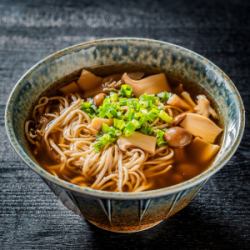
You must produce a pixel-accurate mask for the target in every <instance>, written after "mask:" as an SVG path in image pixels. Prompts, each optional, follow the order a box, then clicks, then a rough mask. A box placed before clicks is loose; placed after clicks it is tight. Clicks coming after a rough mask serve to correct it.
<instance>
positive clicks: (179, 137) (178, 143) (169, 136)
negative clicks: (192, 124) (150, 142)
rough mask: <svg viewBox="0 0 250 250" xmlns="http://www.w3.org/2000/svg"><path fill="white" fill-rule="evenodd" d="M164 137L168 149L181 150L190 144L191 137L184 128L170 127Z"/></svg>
mask: <svg viewBox="0 0 250 250" xmlns="http://www.w3.org/2000/svg"><path fill="white" fill-rule="evenodd" d="M164 137H165V139H166V141H167V142H168V145H169V146H170V147H174V148H182V147H185V146H187V145H188V144H190V143H191V141H192V138H193V136H192V135H191V134H190V133H189V132H188V131H187V130H186V129H184V128H181V127H172V128H169V129H168V130H167V131H166V132H165V134H164Z"/></svg>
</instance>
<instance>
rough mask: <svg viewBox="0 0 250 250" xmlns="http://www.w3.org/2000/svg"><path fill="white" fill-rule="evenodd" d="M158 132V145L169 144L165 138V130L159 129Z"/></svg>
mask: <svg viewBox="0 0 250 250" xmlns="http://www.w3.org/2000/svg"><path fill="white" fill-rule="evenodd" d="M155 134H156V143H157V146H158V147H161V146H164V145H166V144H167V142H166V140H165V138H164V134H165V132H164V131H163V130H160V129H157V130H156V131H155Z"/></svg>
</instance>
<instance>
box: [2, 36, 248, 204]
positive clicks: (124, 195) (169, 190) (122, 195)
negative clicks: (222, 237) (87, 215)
mask: <svg viewBox="0 0 250 250" xmlns="http://www.w3.org/2000/svg"><path fill="white" fill-rule="evenodd" d="M117 41H118V42H119V41H120V42H129V41H132V42H139V43H146V42H147V43H151V44H152V46H153V45H154V44H158V45H164V46H167V47H169V48H176V49H178V50H180V51H182V52H184V53H188V54H189V55H192V56H195V60H198V61H201V60H206V64H208V65H209V66H211V67H212V68H213V71H217V73H219V74H220V75H222V76H223V77H224V79H225V81H226V83H227V85H228V86H229V87H230V88H231V89H232V90H233V91H234V93H235V97H236V102H238V104H239V107H240V110H239V116H240V121H239V123H240V126H239V131H237V135H236V138H235V141H234V143H233V144H232V146H231V148H230V150H227V151H226V152H225V153H224V155H223V156H222V160H221V161H222V162H221V163H220V164H217V165H214V166H213V168H208V169H207V170H205V171H203V172H202V173H200V174H199V175H196V176H194V177H193V178H191V179H189V180H186V181H184V182H181V183H179V184H176V185H172V186H169V187H165V188H160V189H154V190H148V191H143V192H135V193H129V192H110V191H103V190H96V189H92V188H89V187H80V186H77V185H75V184H71V183H69V182H67V181H64V180H62V179H59V178H57V177H55V176H53V175H51V174H50V173H49V172H47V171H46V170H45V169H43V168H42V167H41V166H40V165H39V164H37V163H36V162H35V161H33V160H32V159H31V158H30V157H29V155H28V154H26V153H25V152H24V150H23V149H22V147H21V145H20V144H19V142H18V140H17V138H16V136H15V133H14V128H13V124H12V119H11V117H12V116H9V115H8V114H9V112H10V111H11V110H12V105H11V103H12V102H11V100H12V99H13V98H14V94H15V93H16V91H18V90H17V87H18V86H19V84H21V83H22V81H23V80H24V79H25V77H26V76H27V75H29V74H30V73H31V72H33V71H34V70H35V69H36V68H37V67H38V66H39V65H41V64H43V63H46V62H48V61H50V60H54V59H56V58H58V57H61V55H65V53H70V52H73V51H75V50H77V49H78V48H81V49H86V48H88V47H90V46H95V45H96V44H102V43H107V42H109V43H111V44H112V42H117ZM244 127H245V109H244V105H243V101H242V99H241V96H240V94H239V92H238V90H237V88H236V86H235V85H234V83H233V82H232V80H231V79H230V78H229V77H228V76H227V75H226V74H225V73H224V72H223V71H222V70H221V69H220V68H219V67H218V66H216V65H215V64H214V63H212V62H211V61H210V60H208V59H207V58H205V57H203V56H201V55H200V54H198V53H196V52H194V51H192V50H189V49H186V48H184V47H182V46H179V45H175V44H173V43H169V42H165V41H160V40H155V39H148V38H136V37H116V38H103V39H96V40H91V41H87V42H82V43H78V44H75V45H72V46H69V47H66V48H64V49H61V50H58V51H56V52H54V53H52V54H50V55H48V56H46V57H44V58H43V59H41V60H40V61H38V62H37V63H36V64H35V65H33V66H32V67H31V68H29V69H28V70H27V71H26V72H25V73H24V74H23V75H22V76H21V77H20V79H19V80H18V81H17V83H16V84H15V86H14V87H13V89H12V91H11V93H10V95H9V98H8V100H7V104H6V109H5V128H6V132H7V136H8V139H9V141H10V143H11V145H12V147H13V148H14V150H15V151H16V153H17V154H18V155H19V156H20V157H21V159H22V160H23V161H24V162H25V163H26V165H28V166H29V167H30V168H31V169H32V170H33V171H35V172H36V173H37V174H38V175H39V176H40V177H42V178H45V179H46V180H49V181H51V182H52V183H55V184H57V185H59V186H60V187H62V188H65V189H68V190H71V191H74V192H76V193H78V194H80V195H85V196H91V197H96V198H104V199H117V200H134V199H149V198H155V197H161V196H166V195H169V194H173V193H177V192H180V191H183V190H186V189H189V188H191V187H193V186H196V185H198V184H200V183H202V182H205V181H206V180H208V179H209V178H210V177H211V176H212V175H214V174H215V173H216V172H218V171H219V170H220V169H221V168H222V167H223V166H224V165H225V164H226V163H227V162H228V161H229V160H230V158H231V157H232V156H233V154H234V153H235V151H236V150H237V148H238V146H239V144H240V142H241V139H242V137H243V134H244Z"/></svg>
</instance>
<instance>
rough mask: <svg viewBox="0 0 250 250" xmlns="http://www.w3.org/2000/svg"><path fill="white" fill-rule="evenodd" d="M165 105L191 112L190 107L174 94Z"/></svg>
mask: <svg viewBox="0 0 250 250" xmlns="http://www.w3.org/2000/svg"><path fill="white" fill-rule="evenodd" d="M167 104H169V105H172V106H176V107H178V108H180V109H184V110H192V107H191V106H190V105H189V104H188V103H187V102H186V101H184V100H183V99H182V98H180V97H179V96H178V95H176V94H173V95H171V96H170V98H169V99H168V101H167Z"/></svg>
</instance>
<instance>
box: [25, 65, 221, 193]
mask: <svg viewBox="0 0 250 250" xmlns="http://www.w3.org/2000/svg"><path fill="white" fill-rule="evenodd" d="M84 70H85V72H90V73H89V74H90V75H86V76H85V78H84V77H82V76H83V73H82V72H83V71H84ZM84 70H83V71H82V72H81V71H77V72H74V73H72V74H71V75H69V76H66V77H64V78H63V79H61V80H60V81H58V82H57V83H55V84H54V85H53V86H52V88H50V89H48V90H47V91H46V93H43V94H42V96H41V97H40V98H39V101H38V102H37V103H36V104H35V105H34V107H35V108H34V109H33V110H32V114H31V117H30V119H29V120H28V121H27V124H26V131H25V132H26V135H27V139H28V140H29V142H30V148H31V151H32V152H33V153H34V155H35V158H36V160H37V161H38V163H39V164H40V165H41V166H42V167H43V168H45V169H46V170H47V171H48V172H50V173H51V174H53V175H56V176H57V177H58V178H62V179H64V180H66V181H69V182H72V183H74V184H77V185H80V186H89V187H92V188H95V189H102V190H107V191H120V192H121V191H123V192H139V191H144V190H151V189H158V188H163V187H167V186H171V185H175V184H178V183H180V182H183V181H185V180H188V179H190V178H192V177H194V176H196V175H198V174H200V173H201V172H203V171H204V170H206V169H207V168H208V167H209V166H210V165H211V163H212V161H213V160H214V158H215V156H216V154H217V152H218V150H219V144H220V138H221V132H222V129H220V127H222V121H221V120H220V119H219V117H218V115H219V114H218V111H217V109H216V106H215V104H214V102H213V101H212V99H211V98H210V97H209V96H208V94H207V93H206V92H205V90H204V89H202V88H201V87H199V86H198V85H197V84H195V83H190V82H189V83H187V82H184V83H183V82H182V81H181V79H178V78H177V77H173V76H170V75H167V76H166V77H167V82H166V84H167V85H169V86H170V88H171V93H172V94H171V95H169V96H170V97H168V98H169V99H168V100H165V101H162V100H163V99H161V98H163V97H160V95H159V96H158V93H155V94H154V95H151V93H149V94H148V95H145V97H144V99H145V100H147V98H148V100H149V99H150V98H151V97H150V96H153V97H154V100H153V101H155V100H156V103H158V104H157V105H158V106H157V107H158V108H159V107H160V108H159V109H161V107H162V109H163V110H161V111H159V112H161V114H164V115H163V116H161V115H160V113H159V112H158V111H155V112H156V113H157V112H158V113H157V114H158V116H157V117H156V118H155V120H154V121H152V122H151V123H150V122H149V120H146V122H145V123H147V124H149V125H150V126H149V127H150V129H151V128H153V132H150V133H145V128H144V125H145V124H144V123H143V122H141V124H139V125H137V127H136V128H135V129H134V131H133V132H132V134H129V136H128V135H126V136H125V134H126V131H127V130H126V126H128V127H129V125H128V123H129V122H131V124H132V122H133V121H134V120H136V121H137V122H138V121H140V120H139V119H142V117H143V114H141V110H146V111H145V112H144V113H147V112H148V113H150V112H152V110H153V108H155V107H156V106H155V107H154V106H153V108H152V107H151V108H148V107H145V105H149V104H148V103H146V104H145V102H146V101H145V100H142V99H143V98H142V97H141V96H143V94H141V95H139V94H137V95H138V96H136V95H135V93H136V91H137V89H134V87H131V86H135V85H133V82H135V81H137V82H138V83H139V82H141V84H147V83H143V81H142V80H143V79H145V78H147V77H148V78H147V79H153V78H152V76H159V79H164V77H163V76H162V74H161V72H162V71H160V70H159V69H157V68H149V67H145V66H138V65H125V66H124V65H123V66H116V67H114V66H113V65H111V66H102V67H95V68H91V69H84ZM91 72H92V73H94V76H92V75H91V74H92V73H91ZM124 72H128V75H127V76H128V78H127V81H128V82H126V80H124V79H125V78H124V77H125V76H124ZM134 72H137V75H136V74H134V75H133V74H131V73H134ZM138 72H143V73H144V74H143V76H140V74H138ZM80 74H81V76H80ZM86 74H88V73H86ZM113 74H121V76H120V78H121V77H122V80H114V81H113V82H112V81H110V82H109V83H108V84H107V83H105V82H103V81H104V80H103V79H104V78H105V77H107V76H109V75H113ZM96 76H97V77H96ZM81 77H82V79H85V80H84V81H85V82H87V81H88V80H89V79H92V80H91V81H96V82H98V81H100V82H101V83H100V84H99V85H98V84H97V85H98V86H97V87H96V88H99V90H98V91H97V92H96V93H95V95H94V96H96V95H97V94H98V93H100V92H103V93H104V92H105V91H106V90H105V88H106V89H111V90H110V91H108V90H107V91H106V92H105V97H104V100H105V99H108V98H110V100H111V99H112V98H114V97H112V96H116V98H118V100H116V101H113V103H112V102H111V103H110V107H112V105H113V106H115V105H116V106H117V105H118V102H119V101H121V100H122V99H126V98H127V100H125V101H127V104H126V105H127V106H126V105H124V106H122V105H120V104H119V105H120V106H119V105H118V106H119V108H120V109H121V110H123V109H124V110H125V111H124V113H122V116H124V117H125V116H126V115H127V113H128V112H129V111H131V110H132V111H133V112H134V113H135V114H134V117H136V115H137V116H140V115H141V116H142V117H140V118H136V119H135V118H134V117H133V119H132V120H128V118H123V117H122V118H121V117H118V115H117V116H115V115H114V116H112V115H111V118H110V117H108V116H106V115H107V114H105V112H104V113H103V114H102V113H101V111H100V110H101V109H102V107H103V106H105V103H104V101H103V102H102V104H101V105H100V106H98V105H97V104H96V103H95V99H94V98H93V96H92V97H91V94H90V96H86V93H91V91H92V89H88V90H82V89H81V85H80V83H79V82H80V79H81ZM95 77H96V78H95ZM116 77H118V78H119V76H116ZM132 77H134V78H132ZM136 77H137V78H138V79H136ZM150 77H151V78H150ZM160 77H163V78H160ZM120 78H119V79H120ZM86 79H87V80H86ZM72 81H78V82H77V83H76V84H74V85H73V84H71V85H70V83H72ZM129 81H131V85H129V84H128V83H129ZM148 81H149V82H150V81H151V80H148ZM152 81H153V80H152ZM159 81H160V80H159ZM159 81H158V82H156V84H158V83H159ZM163 81H165V80H163ZM85 82H84V84H85ZM118 83H119V84H118ZM180 83H181V84H180ZM94 84H96V83H94ZM105 84H106V85H105ZM112 84H113V85H112ZM153 84H155V83H152V86H151V87H150V88H151V90H147V91H149V92H150V91H153V90H152V89H154V87H155V86H153ZM164 84H165V82H164ZM118 85H119V86H118ZM123 85H124V86H125V85H126V86H127V85H129V87H126V88H127V89H126V91H127V92H129V91H128V90H130V88H132V91H133V93H132V95H131V96H129V97H126V93H127V92H126V91H125V92H124V93H125V94H124V95H123V96H122V88H123ZM65 86H71V87H72V88H76V89H77V90H80V91H77V92H78V93H76V95H71V94H72V93H75V92H74V91H73V92H71V90H67V88H66V90H65V88H64V87H65ZM79 86H80V87H79ZM100 86H101V87H100ZM117 86H118V87H117ZM161 86H163V85H161ZM164 86H165V85H164ZM71 87H70V88H71ZM84 88H85V86H84ZM159 88H162V87H159ZM124 89H125V87H124ZM65 91H66V92H65ZM67 91H68V92H67ZM154 91H155V90H154ZM63 92H64V93H63ZM113 92H114V93H113ZM168 92H169V91H168ZM183 92H186V93H188V94H190V96H189V97H190V98H191V101H193V102H194V104H195V106H192V105H191V104H192V102H191V101H190V100H189V99H186V98H187V96H186V97H184V95H182V94H183ZM65 93H66V94H65ZM161 93H167V92H166V91H165V92H164V91H161ZM201 95H202V96H203V97H200V96H201ZM148 96H149V97H148ZM173 96H177V97H178V98H179V97H180V98H181V100H182V101H184V103H186V104H188V106H189V107H190V109H188V108H185V105H186V104H185V105H184V106H183V107H184V108H182V106H181V104H178V103H177V102H175V103H176V104H175V105H174V104H173V103H174V102H172V104H169V103H170V99H171V98H172V99H173V98H174V97H173ZM197 96H198V99H197ZM204 96H205V97H204ZM53 98H54V99H53ZM199 98H200V100H201V99H202V100H201V101H200V107H199V106H198V104H199ZM204 98H205V99H204ZM196 99H197V100H196ZM41 100H42V101H41ZM188 100H189V101H190V103H189V101H188ZM46 101H47V104H44V103H45V102H46ZM77 102H79V104H77V105H76V104H75V103H77ZM83 102H84V103H85V105H86V107H85V109H84V108H83V106H81V105H82V103H83ZM129 102H135V103H136V105H141V106H140V108H138V111H136V108H131V110H130V106H129V105H130V104H129ZM86 103H87V104H86ZM88 103H90V104H91V105H92V106H93V105H94V106H93V107H94V108H93V107H92V106H91V105H90V104H88ZM177 104H178V105H179V106H178V105H177ZM194 104H193V105H194ZM203 104H204V105H203ZM39 105H40V106H39ZM73 105H76V106H77V107H76V108H75V109H72V111H71V112H68V109H70V108H71V107H73ZM88 105H90V107H89V108H87V106H88ZM143 105H144V106H143ZM155 105H156V104H155ZM202 105H203V106H204V107H206V108H207V109H205V111H204V114H203V113H202V112H201V110H202V108H203V109H204V107H203V106H202ZM206 105H207V106H206ZM107 107H108V106H107ZM122 107H125V108H122ZM91 108H92V109H93V110H92V111H91ZM94 109H95V110H94ZM126 109H127V110H126ZM121 110H118V113H119V112H121ZM197 110H198V111H197ZM115 111H116V112H117V110H115ZM132 111H131V112H132ZM67 112H68V113H67ZM74 112H75V114H76V115H74ZM107 112H109V109H107ZM122 112H123V111H122ZM199 112H200V113H202V114H200V113H199ZM165 113H166V114H167V116H166V115H165ZM183 113H184V117H185V118H183V120H182V121H181V122H179V123H177V124H176V126H174V125H173V124H174V123H175V120H176V118H177V117H178V115H179V116H180V115H181V114H183ZM65 114H66V115H65ZM72 114H73V115H72ZM100 114H101V115H100ZM71 116H72V117H71ZM99 116H100V117H101V118H100V117H99ZM96 117H97V118H98V119H99V120H100V119H104V120H105V119H106V120H112V123H111V124H112V125H111V124H108V125H107V124H106V123H105V122H107V121H105V122H103V123H102V124H101V128H98V129H96V127H94V128H93V127H91V126H92V125H93V120H94V119H95V118H96ZM117 117H118V118H119V119H118V118H117ZM159 117H161V118H159ZM163 117H165V118H164V119H167V118H166V117H168V119H170V118H171V119H170V120H171V122H170V121H169V122H166V120H163ZM169 117H170V118H169ZM42 119H44V121H42ZM46 119H47V120H46ZM148 119H149V118H148ZM156 119H158V120H157V121H156ZM188 119H189V120H190V119H191V120H190V121H191V125H192V126H194V127H195V126H197V131H198V132H197V131H195V130H194V129H193V128H192V126H191V127H190V124H189V123H190V122H189V120H188ZM192 119H194V121H193V123H192ZM195 119H197V121H198V123H197V124H203V122H204V124H205V125H204V126H206V122H207V123H208V126H211V128H215V133H217V135H216V136H214V135H213V134H211V138H212V139H211V138H210V137H209V136H208V135H206V134H205V135H203V134H202V133H203V131H202V132H201V131H200V126H198V125H196V123H195V122H196V120H195ZM199 119H200V120H199ZM58 121H59V122H58ZM118 121H119V122H118ZM185 121H186V123H185ZM188 122H189V123H188ZM64 123H65V124H64ZM104 123H105V124H104ZM115 123H117V124H118V123H119V124H124V123H125V125H124V126H125V127H124V128H122V129H118V125H117V126H115V125H116V124H115ZM126 123H127V125H126ZM154 123H155V124H154ZM193 124H194V125H193ZM104 125H105V126H106V128H104V127H105V126H104ZM53 126H55V128H53ZM176 127H178V129H179V130H180V131H181V132H182V133H184V135H185V136H186V137H185V138H188V139H186V140H189V138H191V137H192V139H190V141H189V142H188V144H187V145H185V146H171V145H174V143H177V144H178V143H179V144H180V143H182V141H183V140H184V139H183V138H184V136H183V137H181V138H179V139H178V140H179V141H178V140H177V139H176V138H177V137H178V136H179V135H178V134H177V135H175V134H174V136H175V137H174V136H173V135H172V134H168V133H170V131H171V128H172V130H173V133H177V132H176V130H177V129H176ZM105 129H106V130H105ZM112 129H113V130H114V131H115V132H114V131H113V130H112ZM175 129H176V130H175ZM94 130H96V131H94ZM193 130H194V131H193ZM48 131H50V132H48ZM112 131H113V132H114V133H117V134H115V135H114V136H113V137H114V138H111V142H109V143H108V144H105V145H104V146H103V145H102V148H100V145H99V144H100V141H101V140H102V138H104V137H105V135H111V134H112V133H113V132H112ZM142 131H144V132H142ZM159 131H160V132H159ZM177 131H178V130H177ZM111 132H112V133H111ZM74 133H75V134H74ZM160 134H161V138H160V139H161V140H160V139H159V135H160ZM200 134H201V135H200ZM135 135H137V136H139V137H138V138H143V139H145V140H148V141H151V142H155V148H154V149H153V150H155V151H154V152H153V153H152V152H151V151H150V150H151V149H150V148H149V146H148V145H146V146H145V145H144V146H142V145H139V146H138V145H137V144H138V142H136V143H135V144H134V145H133V144H131V142H129V143H130V144H129V146H128V148H125V146H124V143H125V144H126V143H127V144H128V142H127V141H126V140H127V138H131V137H133V136H135ZM46 136H47V137H46ZM171 136H172V137H173V138H174V139H173V138H172V137H171ZM176 136H177V137H176ZM153 137H154V138H157V139H154V138H153ZM179 137H180V136H179ZM166 138H168V139H166ZM204 138H205V139H204ZM103 140H104V139H103ZM122 140H123V141H122ZM156 140H157V141H156ZM171 140H177V142H176V141H174V142H172V141H171ZM121 141H122V142H121ZM119 142H120V144H119ZM98 143H99V144H98ZM122 143H123V144H122ZM159 143H162V144H159ZM127 144H126V145H127ZM139 144H140V143H139ZM149 144H150V143H149ZM93 145H94V146H93ZM96 145H99V146H98V147H99V148H98V150H99V151H98V150H96V148H97V146H96ZM159 145H160V146H159ZM94 147H96V148H95V150H94V149H93V148H94ZM123 147H124V148H123ZM143 147H145V148H143ZM151 148H152V147H151ZM74 150H75V151H74ZM73 151H74V152H73ZM86 152H87V153H86ZM197 152H198V153H199V154H201V155H198V156H197ZM76 155H77V156H76ZM78 155H79V156H78ZM168 157H169V158H168ZM93 159H96V161H93ZM92 161H93V162H92ZM102 161H103V162H104V163H103V165H101V163H100V162H102ZM62 162H63V163H62ZM105 168H106V170H105ZM88 171H89V172H88ZM88 173H90V174H88ZM103 173H104V174H103ZM100 176H101V177H100ZM98 178H99V179H100V180H98ZM105 178H106V179H105ZM138 183H139V184H138Z"/></svg>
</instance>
